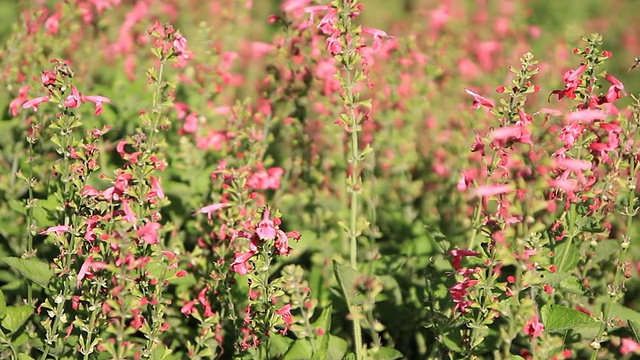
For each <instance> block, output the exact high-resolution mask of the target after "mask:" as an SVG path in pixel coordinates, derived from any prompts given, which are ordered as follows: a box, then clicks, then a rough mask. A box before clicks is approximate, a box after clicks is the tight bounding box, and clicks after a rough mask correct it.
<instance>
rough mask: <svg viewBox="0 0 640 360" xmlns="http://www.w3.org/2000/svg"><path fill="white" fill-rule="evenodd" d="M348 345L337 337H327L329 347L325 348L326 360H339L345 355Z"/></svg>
mask: <svg viewBox="0 0 640 360" xmlns="http://www.w3.org/2000/svg"><path fill="white" fill-rule="evenodd" d="M348 348H349V344H347V342H346V341H345V340H344V339H343V338H339V337H337V336H333V335H329V345H328V347H327V360H341V359H343V358H344V355H345V354H346V353H347V349H348Z"/></svg>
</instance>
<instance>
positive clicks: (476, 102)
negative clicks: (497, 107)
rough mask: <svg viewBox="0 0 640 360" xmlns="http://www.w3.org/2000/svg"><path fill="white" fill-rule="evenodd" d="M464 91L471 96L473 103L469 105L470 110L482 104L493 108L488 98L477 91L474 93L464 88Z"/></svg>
mask: <svg viewBox="0 0 640 360" xmlns="http://www.w3.org/2000/svg"><path fill="white" fill-rule="evenodd" d="M464 91H466V92H467V94H469V95H471V96H473V105H472V106H471V109H472V110H475V109H479V108H480V107H482V106H484V107H486V108H487V109H493V103H492V102H491V101H490V100H488V99H486V98H484V97H482V96H480V95H479V94H478V93H475V92H473V91H471V90H469V89H464Z"/></svg>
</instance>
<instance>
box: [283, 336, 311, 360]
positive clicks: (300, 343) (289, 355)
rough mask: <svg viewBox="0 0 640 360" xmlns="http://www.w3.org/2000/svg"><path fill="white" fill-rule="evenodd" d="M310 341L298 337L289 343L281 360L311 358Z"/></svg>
mask: <svg viewBox="0 0 640 360" xmlns="http://www.w3.org/2000/svg"><path fill="white" fill-rule="evenodd" d="M312 356H313V354H312V351H311V343H310V342H309V340H308V339H298V340H296V341H294V342H293V344H291V347H289V350H287V352H286V353H285V354H284V356H283V357H282V360H297V359H311V357H312Z"/></svg>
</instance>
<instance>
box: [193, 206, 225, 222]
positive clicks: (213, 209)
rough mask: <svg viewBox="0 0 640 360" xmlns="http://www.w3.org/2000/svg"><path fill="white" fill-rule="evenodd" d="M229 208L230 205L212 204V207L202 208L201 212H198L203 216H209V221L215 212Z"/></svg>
mask: <svg viewBox="0 0 640 360" xmlns="http://www.w3.org/2000/svg"><path fill="white" fill-rule="evenodd" d="M227 206H229V204H228V203H217V204H211V205H207V206H205V207H202V208H200V210H198V212H199V213H202V214H207V218H208V219H209V220H211V214H212V213H214V212H216V211H218V210H220V209H223V208H225V207H227Z"/></svg>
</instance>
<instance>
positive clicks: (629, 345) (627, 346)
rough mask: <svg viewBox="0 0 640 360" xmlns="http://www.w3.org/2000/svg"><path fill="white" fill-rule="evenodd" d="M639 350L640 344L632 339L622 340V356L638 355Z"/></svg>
mask: <svg viewBox="0 0 640 360" xmlns="http://www.w3.org/2000/svg"><path fill="white" fill-rule="evenodd" d="M638 350H640V344H638V343H637V342H635V341H633V340H632V339H631V338H622V339H621V340H620V355H627V354H630V353H638Z"/></svg>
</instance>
